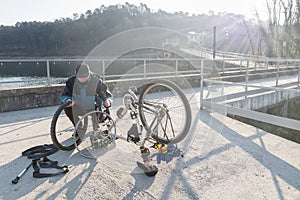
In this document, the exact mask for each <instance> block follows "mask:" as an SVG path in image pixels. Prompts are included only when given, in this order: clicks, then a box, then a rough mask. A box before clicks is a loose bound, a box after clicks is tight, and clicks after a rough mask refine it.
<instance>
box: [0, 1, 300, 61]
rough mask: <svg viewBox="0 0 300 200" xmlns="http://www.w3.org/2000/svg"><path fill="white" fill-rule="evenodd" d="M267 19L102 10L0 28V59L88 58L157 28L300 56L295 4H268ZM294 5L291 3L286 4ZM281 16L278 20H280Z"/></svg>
mask: <svg viewBox="0 0 300 200" xmlns="http://www.w3.org/2000/svg"><path fill="white" fill-rule="evenodd" d="M268 2H269V3H268V4H267V6H268V7H267V8H268V10H269V19H268V20H265V21H263V20H260V18H259V15H258V14H257V16H256V18H255V19H247V18H246V17H245V16H243V15H236V14H233V13H214V12H213V11H209V12H208V14H199V15H195V14H193V15H190V14H189V13H186V12H176V13H168V12H165V11H163V10H158V11H153V10H151V8H149V7H148V6H147V5H146V4H142V3H141V4H140V5H138V6H136V5H132V4H129V3H125V4H124V5H120V4H117V5H111V6H107V7H106V6H103V5H102V6H100V7H99V8H96V9H95V10H94V11H91V10H87V11H86V12H85V13H84V14H77V13H74V14H73V16H72V18H61V19H57V20H55V21H54V22H37V21H33V22H18V23H16V24H15V25H14V26H3V25H2V26H0V57H1V58H7V57H77V56H86V55H87V54H88V53H89V52H90V51H91V50H92V49H93V48H94V47H95V46H96V45H98V44H99V43H101V42H102V41H104V40H105V39H107V38H109V37H110V36H112V35H114V34H117V33H120V32H122V31H126V30H130V29H133V28H142V27H161V28H167V29H171V30H176V31H179V32H181V33H183V34H187V33H188V32H196V33H199V34H200V35H201V41H200V44H199V45H201V46H202V47H205V48H212V45H213V27H214V26H215V27H216V30H217V34H216V35H217V42H216V48H217V50H220V51H230V52H236V53H244V54H251V55H257V56H268V57H291V58H299V57H300V56H299V55H300V38H299V37H300V17H299V15H300V3H299V0H268ZM291 2H293V4H290V3H291ZM279 15H280V16H282V17H281V18H279Z"/></svg>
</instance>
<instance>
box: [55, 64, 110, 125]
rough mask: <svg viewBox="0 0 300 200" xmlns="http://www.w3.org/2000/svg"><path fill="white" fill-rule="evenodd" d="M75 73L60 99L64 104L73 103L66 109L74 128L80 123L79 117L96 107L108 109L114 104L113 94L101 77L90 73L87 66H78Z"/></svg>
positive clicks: (68, 81)
mask: <svg viewBox="0 0 300 200" xmlns="http://www.w3.org/2000/svg"><path fill="white" fill-rule="evenodd" d="M75 72H76V73H75V75H74V76H72V77H70V78H69V79H68V80H67V82H66V86H65V88H64V90H63V93H62V94H61V97H60V100H61V102H62V103H66V102H67V101H70V102H71V103H70V105H68V106H67V107H66V108H65V113H66V115H67V116H68V118H69V119H70V120H71V121H72V123H73V124H74V126H75V125H76V123H77V122H78V121H79V117H78V116H82V115H84V114H85V113H87V112H89V111H92V110H95V107H100V108H101V106H104V107H106V108H108V107H110V106H111V103H112V94H111V93H110V91H109V89H108V87H107V86H106V84H105V83H104V82H103V81H102V79H100V77H99V76H97V75H96V74H95V73H93V72H91V71H90V68H89V66H88V65H87V64H85V63H82V64H80V65H78V66H77V67H76V71H75Z"/></svg>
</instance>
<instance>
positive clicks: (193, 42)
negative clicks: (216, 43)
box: [188, 31, 202, 47]
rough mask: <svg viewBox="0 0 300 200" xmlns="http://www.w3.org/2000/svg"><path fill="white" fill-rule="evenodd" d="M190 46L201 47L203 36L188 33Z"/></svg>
mask: <svg viewBox="0 0 300 200" xmlns="http://www.w3.org/2000/svg"><path fill="white" fill-rule="evenodd" d="M188 38H189V45H190V46H191V47H193V46H201V39H202V34H201V33H196V32H194V31H191V32H188Z"/></svg>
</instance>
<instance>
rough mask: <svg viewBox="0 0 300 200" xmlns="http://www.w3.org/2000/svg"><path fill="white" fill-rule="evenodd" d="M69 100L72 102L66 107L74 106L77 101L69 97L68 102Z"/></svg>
mask: <svg viewBox="0 0 300 200" xmlns="http://www.w3.org/2000/svg"><path fill="white" fill-rule="evenodd" d="M69 101H70V102H72V103H70V104H69V105H67V106H66V108H69V107H72V106H73V105H74V104H75V102H74V101H72V99H68V100H67V102H69Z"/></svg>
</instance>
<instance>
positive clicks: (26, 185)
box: [0, 151, 96, 200]
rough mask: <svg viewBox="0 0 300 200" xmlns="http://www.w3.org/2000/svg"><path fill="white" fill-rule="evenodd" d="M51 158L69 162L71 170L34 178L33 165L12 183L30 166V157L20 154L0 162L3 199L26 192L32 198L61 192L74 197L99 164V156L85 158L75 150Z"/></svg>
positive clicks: (62, 162) (59, 163)
mask: <svg viewBox="0 0 300 200" xmlns="http://www.w3.org/2000/svg"><path fill="white" fill-rule="evenodd" d="M49 159H51V160H56V161H58V165H61V166H63V165H67V166H68V167H69V170H70V171H69V172H68V173H67V174H64V175H58V176H53V177H49V178H33V177H32V173H33V168H32V167H30V168H29V169H28V171H27V172H26V173H25V174H24V175H23V176H22V177H21V179H20V180H19V183H18V184H12V183H11V181H12V179H13V178H15V177H16V176H17V175H18V174H19V173H20V172H21V171H22V170H23V169H24V168H25V167H26V166H28V164H30V162H31V160H29V159H27V158H26V157H21V156H20V157H18V158H16V159H15V160H13V161H11V162H9V163H7V164H6V165H4V166H1V167H0V171H1V172H0V176H1V182H2V183H1V187H0V194H1V195H0V199H3V200H11V199H19V198H21V197H26V196H29V197H28V198H30V199H57V198H59V197H60V195H61V193H62V192H63V193H64V195H65V196H66V198H67V199H74V197H75V196H76V195H77V194H78V192H79V191H80V190H81V189H82V187H83V186H84V185H85V183H86V182H87V180H88V179H89V177H90V176H91V174H92V172H93V170H94V168H95V166H96V160H92V159H82V156H81V155H79V153H78V152H77V153H75V154H74V153H73V151H58V152H57V153H55V154H53V155H51V156H49ZM47 170H48V169H46V170H45V171H47ZM47 172H48V171H47ZM50 173H51V172H50ZM34 193H36V195H35V194H34ZM32 195H35V196H34V197H33V196H32Z"/></svg>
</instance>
